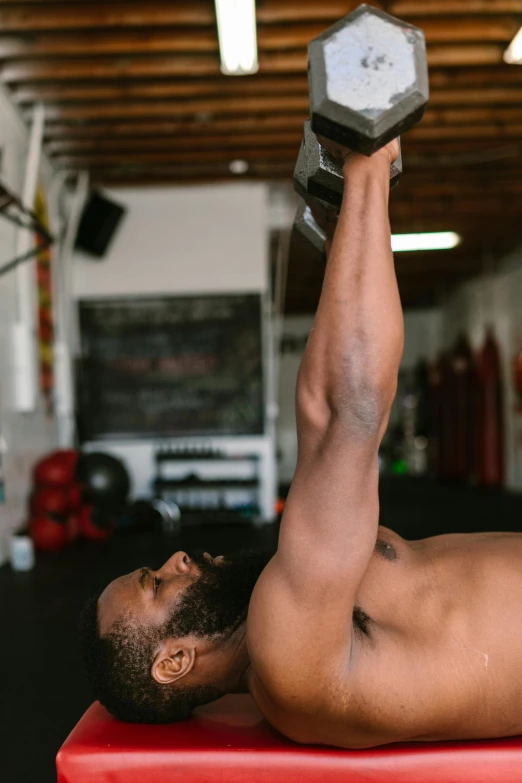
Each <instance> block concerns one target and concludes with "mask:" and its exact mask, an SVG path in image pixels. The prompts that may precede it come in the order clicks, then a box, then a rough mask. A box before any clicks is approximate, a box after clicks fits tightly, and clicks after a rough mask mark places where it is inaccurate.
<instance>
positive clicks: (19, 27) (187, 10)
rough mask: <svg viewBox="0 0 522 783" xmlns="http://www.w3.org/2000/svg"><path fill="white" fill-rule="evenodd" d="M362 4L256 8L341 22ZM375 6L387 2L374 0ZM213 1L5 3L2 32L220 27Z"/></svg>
mask: <svg viewBox="0 0 522 783" xmlns="http://www.w3.org/2000/svg"><path fill="white" fill-rule="evenodd" d="M358 5H359V2H358V0H322V2H321V3H317V2H310V1H308V2H306V1H305V0H286V1H285V2H279V0H264V2H263V3H262V4H260V5H259V7H258V8H257V20H258V23H260V24H275V23H280V22H285V23H286V22H304V21H316V20H321V21H325V22H329V21H333V20H335V19H339V18H340V17H341V16H344V15H345V14H347V13H349V12H350V11H352V10H353V9H354V8H356V7H357V6H358ZM370 5H373V6H378V7H379V6H381V7H382V3H379V2H376V1H375V0H370ZM215 23H216V17H215V13H214V7H213V3H210V2H207V1H206V0H190V2H188V3H172V2H168V1H167V0H148V2H146V3H143V2H137V1H136V0H135V1H134V2H125V3H123V2H74V3H71V2H54V3H53V2H50V3H47V2H46V3H43V2H37V3H31V4H30V5H29V4H26V3H12V4H11V3H10V2H7V3H5V2H4V3H3V4H2V8H1V9H0V29H2V30H3V31H4V32H27V31H31V32H32V31H41V30H49V31H51V30H81V29H84V30H89V29H92V30H99V29H102V28H108V27H131V28H132V27H167V26H190V25H215Z"/></svg>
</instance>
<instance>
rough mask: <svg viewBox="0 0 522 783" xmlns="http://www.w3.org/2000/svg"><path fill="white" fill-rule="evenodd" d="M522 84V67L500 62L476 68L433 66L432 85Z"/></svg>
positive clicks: (480, 85)
mask: <svg viewBox="0 0 522 783" xmlns="http://www.w3.org/2000/svg"><path fill="white" fill-rule="evenodd" d="M510 85H511V86H512V85H516V86H518V87H520V86H521V85H522V68H519V67H517V66H514V65H506V64H505V63H498V64H497V65H495V66H478V67H476V68H432V69H431V70H430V87H431V89H432V90H434V89H437V88H450V89H455V90H456V89H459V88H461V89H465V90H467V89H469V88H470V87H479V88H483V87H507V86H510Z"/></svg>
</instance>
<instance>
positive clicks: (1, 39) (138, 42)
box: [0, 16, 519, 60]
mask: <svg viewBox="0 0 522 783" xmlns="http://www.w3.org/2000/svg"><path fill="white" fill-rule="evenodd" d="M422 27H423V30H424V33H425V35H426V40H427V41H428V44H429V45H431V44H435V43H443V44H448V43H457V42H460V43H484V42H486V41H504V42H507V41H509V40H511V38H513V36H514V35H515V33H516V32H517V30H518V29H519V24H518V22H517V20H516V18H514V17H513V16H499V17H495V18H493V19H490V18H483V19H481V18H477V19H470V18H469V17H462V18H460V19H451V20H438V19H436V20H433V19H428V20H423V21H422ZM324 29H325V24H324V22H321V21H318V22H314V23H310V22H304V23H303V22H302V21H300V23H297V22H296V23H295V24H293V25H289V26H272V25H266V26H263V25H259V27H258V35H257V41H258V48H259V51H261V52H264V51H274V50H275V51H281V50H283V49H306V47H307V46H308V43H309V42H310V41H311V40H312V39H313V38H315V37H316V36H317V35H319V34H320V33H321V32H322V31H323V30H324ZM217 51H218V37H217V30H216V28H215V26H212V27H189V28H170V29H169V28H167V29H165V28H160V29H157V30H156V29H145V30H132V29H131V30H111V31H110V32H109V31H106V30H103V29H102V30H96V31H84V32H82V33H74V32H70V31H68V32H66V33H65V32H64V33H62V34H56V33H40V34H32V35H31V36H30V37H16V36H13V35H1V34H0V59H4V60H5V59H9V60H14V59H20V58H34V57H38V58H40V57H66V56H75V55H78V53H79V52H88V53H89V56H91V57H93V56H97V55H131V54H132V56H136V55H144V54H148V55H157V54H177V53H188V54H193V53H196V52H217Z"/></svg>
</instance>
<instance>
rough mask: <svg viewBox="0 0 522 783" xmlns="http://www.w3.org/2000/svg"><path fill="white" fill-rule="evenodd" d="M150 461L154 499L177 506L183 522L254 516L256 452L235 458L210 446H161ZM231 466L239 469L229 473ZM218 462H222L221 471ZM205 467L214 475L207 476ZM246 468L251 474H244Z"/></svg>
mask: <svg viewBox="0 0 522 783" xmlns="http://www.w3.org/2000/svg"><path fill="white" fill-rule="evenodd" d="M155 463H156V476H155V478H154V481H153V490H154V495H155V498H156V499H157V500H162V501H164V502H165V503H167V505H168V506H170V507H171V508H173V509H179V512H180V514H181V519H180V521H181V524H182V526H189V525H198V524H216V523H217V524H228V523H235V522H245V521H256V520H257V519H258V518H259V516H260V503H259V495H260V480H259V455H258V454H251V453H247V454H244V455H241V456H240V457H238V456H235V455H234V456H231V455H229V454H226V453H225V452H222V451H218V450H214V449H205V448H183V447H181V448H174V449H172V448H164V449H159V450H158V451H156V454H155ZM234 464H235V466H237V467H238V468H239V467H240V466H241V470H238V471H234ZM219 466H223V468H225V466H226V469H224V470H223V471H222V475H219ZM245 468H246V470H245ZM209 469H210V473H212V474H216V473H217V474H218V475H211V476H209V475H208V474H209ZM245 472H246V473H249V474H251V475H250V476H248V477H245V475H244V474H245ZM205 474H207V475H206V477H205ZM242 474H243V475H242Z"/></svg>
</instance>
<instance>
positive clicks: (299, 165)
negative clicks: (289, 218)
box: [294, 139, 342, 221]
mask: <svg viewBox="0 0 522 783" xmlns="http://www.w3.org/2000/svg"><path fill="white" fill-rule="evenodd" d="M307 169H308V164H307V153H306V149H305V140H304V139H303V141H302V142H301V147H300V149H299V155H298V156H297V162H296V164H295V169H294V190H295V191H296V193H298V194H299V195H300V196H301V198H302V199H303V200H304V201H305V202H306V204H308V206H310V204H311V203H313V205H314V208H315V209H317V210H318V213H319V214H320V215H321V217H322V218H323V219H324V220H326V221H335V220H336V219H337V216H338V208H337V207H336V206H334V205H332V203H330V202H328V201H326V200H325V199H322V198H320V197H318V196H316V195H312V194H311V193H310V188H309V182H308V173H307ZM341 176H342V172H341Z"/></svg>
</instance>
